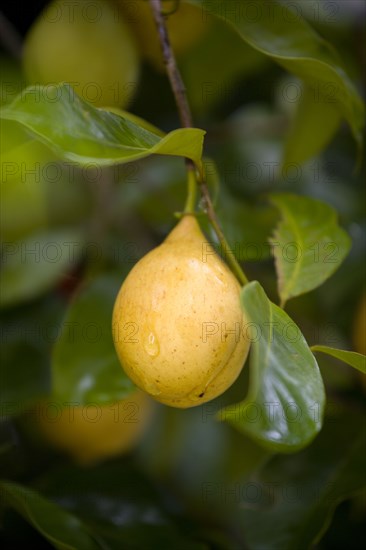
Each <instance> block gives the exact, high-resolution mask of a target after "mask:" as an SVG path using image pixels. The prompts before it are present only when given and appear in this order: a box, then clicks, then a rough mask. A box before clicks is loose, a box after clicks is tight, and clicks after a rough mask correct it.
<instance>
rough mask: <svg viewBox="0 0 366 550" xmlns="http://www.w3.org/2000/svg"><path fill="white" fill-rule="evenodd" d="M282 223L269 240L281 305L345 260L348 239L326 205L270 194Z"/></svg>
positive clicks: (318, 284)
mask: <svg viewBox="0 0 366 550" xmlns="http://www.w3.org/2000/svg"><path fill="white" fill-rule="evenodd" d="M270 200H271V202H272V203H273V204H274V205H275V206H276V207H277V208H278V209H279V211H280V213H281V216H282V220H281V221H280V222H279V224H278V226H277V228H276V230H275V231H274V235H273V237H272V238H271V244H272V246H273V249H274V250H273V253H274V257H275V262H276V270H277V276H278V291H279V295H280V298H281V303H282V305H284V304H285V303H286V301H287V300H288V299H289V298H293V297H294V296H299V295H300V294H304V293H305V292H309V291H310V290H313V289H314V288H317V287H318V286H320V285H321V284H322V283H324V281H326V280H327V279H328V278H329V277H330V276H331V275H332V273H334V271H336V269H337V268H338V267H339V265H340V264H341V263H342V261H343V260H344V258H345V256H346V255H347V253H348V251H349V249H350V238H349V237H348V235H347V233H346V232H345V231H344V230H343V229H341V228H340V227H339V226H338V223H337V215H336V212H335V211H334V210H333V208H332V207H330V206H329V205H327V204H325V203H323V202H321V201H318V200H315V199H312V198H309V197H300V196H296V195H291V194H287V193H281V194H272V195H271V196H270Z"/></svg>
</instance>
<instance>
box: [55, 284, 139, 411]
mask: <svg viewBox="0 0 366 550" xmlns="http://www.w3.org/2000/svg"><path fill="white" fill-rule="evenodd" d="M121 284H122V280H121V279H119V278H116V277H113V276H108V275H105V276H102V277H100V278H97V279H95V280H94V281H92V282H91V283H89V284H87V285H86V286H85V287H84V288H82V289H81V290H80V291H79V294H78V295H77V296H76V297H75V299H74V301H73V302H72V304H71V305H70V307H69V310H68V312H67V313H66V316H65V319H64V321H63V323H62V329H63V330H62V332H61V335H60V338H59V339H58V341H57V342H56V345H55V347H54V352H53V360H52V376H53V380H52V385H53V396H54V397H55V398H56V399H59V400H60V401H63V402H73V403H78V404H80V405H85V404H87V403H90V402H96V403H100V404H103V403H111V402H115V401H118V400H120V399H123V398H125V397H126V396H128V394H129V393H130V392H131V391H133V390H134V385H133V384H132V382H131V381H130V379H129V378H128V377H127V376H126V375H125V373H124V371H123V370H122V367H121V365H120V363H119V360H118V358H117V355H116V352H115V349H114V344H113V335H112V312H113V306H114V302H115V298H116V296H117V293H118V290H119V288H120V286H121ZM129 335H130V328H129V327H127V329H126V334H125V336H126V337H128V336H129ZM122 337H123V335H122Z"/></svg>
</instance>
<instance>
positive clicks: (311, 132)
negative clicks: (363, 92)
mask: <svg viewBox="0 0 366 550" xmlns="http://www.w3.org/2000/svg"><path fill="white" fill-rule="evenodd" d="M300 90H301V95H300V100H299V103H298V105H297V109H296V113H295V116H294V119H293V121H292V124H291V128H290V131H289V133H288V135H287V137H286V143H285V151H284V158H283V165H284V166H286V165H288V164H302V163H303V162H305V161H306V160H308V159H310V158H311V157H313V156H314V155H317V154H318V153H319V152H321V151H322V150H323V149H324V148H325V147H326V146H327V145H328V143H329V142H330V140H331V139H332V137H333V136H334V134H335V133H336V131H337V129H338V127H339V125H340V122H341V115H340V113H339V109H338V105H337V103H336V102H334V103H333V102H320V101H315V100H314V93H313V90H312V89H311V88H310V87H309V86H303V87H302V88H300Z"/></svg>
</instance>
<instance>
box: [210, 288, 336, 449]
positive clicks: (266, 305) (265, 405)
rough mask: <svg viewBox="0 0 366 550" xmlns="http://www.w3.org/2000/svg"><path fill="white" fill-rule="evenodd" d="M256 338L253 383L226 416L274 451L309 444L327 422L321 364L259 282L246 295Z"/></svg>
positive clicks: (250, 329) (225, 411)
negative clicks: (245, 394) (324, 414)
mask: <svg viewBox="0 0 366 550" xmlns="http://www.w3.org/2000/svg"><path fill="white" fill-rule="evenodd" d="M241 299H242V306H243V311H244V315H245V318H246V324H245V325H244V327H243V331H245V333H246V334H247V335H248V337H249V338H250V339H251V341H252V344H251V352H250V353H251V356H250V367H249V368H250V385H249V390H248V395H247V397H246V398H245V399H244V401H242V402H241V403H237V404H235V405H232V406H229V407H226V408H224V409H223V410H222V411H221V412H220V418H221V419H224V420H227V421H229V422H230V423H231V424H232V425H233V426H235V427H236V428H237V429H238V430H240V431H242V432H244V433H247V434H249V435H250V436H252V437H253V438H254V439H256V440H257V441H258V442H259V443H261V444H263V445H264V446H266V447H268V448H269V449H271V450H275V451H279V452H291V451H297V450H298V449H300V448H302V447H305V446H306V445H307V444H309V443H310V441H311V440H312V439H313V438H314V437H315V436H316V434H317V433H318V432H319V430H320V429H321V426H322V417H323V409H324V404H325V394H324V387H323V381H322V378H321V375H320V372H319V368H318V365H317V362H316V360H315V358H314V355H313V354H312V353H311V351H310V349H309V347H308V345H307V343H306V341H305V339H304V337H303V335H302V333H301V331H300V329H299V328H298V327H297V326H296V325H295V323H294V322H293V321H292V320H291V319H290V317H289V316H288V315H287V314H286V313H285V312H284V311H283V310H282V309H281V308H279V307H278V306H276V305H275V304H273V303H272V302H270V301H269V299H268V298H267V296H266V294H265V292H264V290H263V288H262V287H261V285H260V284H259V283H258V282H257V281H254V282H251V283H249V284H247V285H246V286H245V287H244V288H243V290H242V294H241Z"/></svg>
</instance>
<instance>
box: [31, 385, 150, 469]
mask: <svg viewBox="0 0 366 550" xmlns="http://www.w3.org/2000/svg"><path fill="white" fill-rule="evenodd" d="M36 412H37V418H38V421H39V423H38V425H39V431H40V433H41V434H42V436H43V437H44V439H45V440H47V442H48V443H50V444H51V445H52V446H53V447H55V448H57V449H59V450H61V451H64V452H66V453H67V454H69V455H70V456H72V457H73V458H74V460H75V461H77V462H79V463H80V464H85V465H87V464H93V463H95V462H98V461H99V460H103V459H106V458H109V457H112V456H115V455H118V454H122V453H125V452H127V451H130V450H131V449H133V447H134V446H135V445H136V444H137V443H138V441H139V440H140V439H141V437H142V436H143V433H144V430H145V428H146V426H147V424H148V422H149V418H150V416H151V413H152V402H151V400H150V399H149V397H148V396H147V395H146V394H145V393H143V392H140V391H136V392H134V393H132V394H131V395H130V396H129V397H127V398H126V399H123V400H122V401H118V402H117V403H114V404H111V405H103V406H98V405H97V404H95V403H92V404H90V405H85V406H82V405H76V406H67V407H61V406H60V405H59V404H57V403H55V402H42V403H40V404H39V405H38V407H37V411H36Z"/></svg>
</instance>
